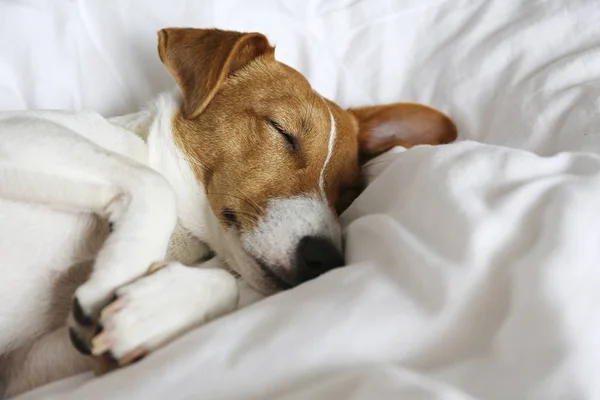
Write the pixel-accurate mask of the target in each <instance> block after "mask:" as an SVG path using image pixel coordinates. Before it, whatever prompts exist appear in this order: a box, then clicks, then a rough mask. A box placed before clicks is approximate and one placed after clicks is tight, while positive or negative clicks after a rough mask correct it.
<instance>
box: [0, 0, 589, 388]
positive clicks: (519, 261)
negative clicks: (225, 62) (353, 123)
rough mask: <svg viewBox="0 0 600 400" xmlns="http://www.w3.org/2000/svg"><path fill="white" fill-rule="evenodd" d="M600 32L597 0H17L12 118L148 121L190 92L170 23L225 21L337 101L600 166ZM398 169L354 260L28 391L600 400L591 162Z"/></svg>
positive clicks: (362, 232) (367, 209) (9, 67)
mask: <svg viewBox="0 0 600 400" xmlns="http://www.w3.org/2000/svg"><path fill="white" fill-rule="evenodd" d="M599 21H600V4H599V3H598V2H596V1H593V0H575V1H559V0H546V1H541V0H523V1H516V0H496V1H469V0H465V1H460V0H456V1H451V0H398V1H383V0H381V1H379V0H377V1H350V0H311V1H300V0H298V1H283V0H278V1H277V0H262V1H253V2H248V1H246V0H229V1H227V0H225V1H223V0H219V1H217V0H215V1H209V0H203V1H183V0H177V1H169V2H165V1H159V0H152V1H142V0H137V1H123V0H121V1H119V2H116V1H115V2H107V1H88V2H85V1H80V2H72V1H66V0H65V1H53V2H49V1H3V2H0V38H1V39H0V54H2V56H1V57H0V109H32V108H75V109H89V110H95V111H100V112H101V113H103V114H104V115H107V116H112V115H116V114H123V113H127V112H131V111H135V110H136V109H137V108H138V107H140V106H142V105H143V104H144V103H145V102H146V101H147V99H149V98H150V97H152V96H153V95H155V94H156V93H158V92H160V91H163V90H165V89H169V88H170V87H171V86H172V85H173V82H172V80H171V78H170V77H169V76H168V75H167V74H166V72H165V71H164V68H163V67H162V65H161V64H160V62H159V60H158V57H157V55H156V31H157V30H158V29H160V28H162V27H165V26H199V27H201V26H204V27H209V26H210V27H212V26H216V27H220V28H227V29H237V30H256V31H261V32H263V33H266V34H267V35H268V36H269V37H270V38H272V41H273V42H274V43H275V44H276V45H277V52H276V55H277V57H278V58H279V59H281V60H282V61H285V62H287V63H289V64H290V65H292V66H294V67H296V68H297V69H299V70H300V71H301V72H302V73H304V74H305V75H306V76H307V77H308V78H309V80H310V81H311V82H312V83H313V85H314V86H315V88H316V89H317V90H318V91H320V92H321V93H322V94H323V95H325V96H328V97H330V98H332V99H334V100H336V101H338V102H339V103H340V104H342V105H345V106H354V105H363V104H376V103H383V102H394V101H399V100H402V101H418V102H423V103H427V104H431V105H433V106H436V107H438V108H441V109H442V110H444V111H446V112H447V113H449V114H450V115H451V116H452V117H453V118H454V119H455V120H456V121H457V123H458V126H459V130H460V137H461V138H462V139H472V140H479V141H483V142H486V143H489V144H496V145H504V146H509V147H513V148H521V149H525V150H530V151H534V152H536V153H538V154H540V155H544V156H547V155H553V154H555V153H557V152H560V151H578V152H589V153H598V154H600V130H599V126H600V124H599V123H600V113H599V112H598V109H599V108H600V96H599V93H600V23H599ZM387 157H389V159H390V160H395V161H394V163H393V165H392V166H391V167H389V168H388V169H386V170H384V171H383V172H381V171H382V169H383V168H384V167H385V166H386V165H387V164H386V163H384V162H382V163H380V164H376V165H374V166H373V168H372V169H371V174H374V175H377V174H379V173H380V172H381V173H382V175H381V176H380V177H379V178H378V179H377V180H375V182H374V183H373V184H372V185H371V186H370V187H369V189H368V190H367V191H366V192H365V193H364V195H363V196H361V198H360V199H359V201H358V202H357V203H356V204H355V205H354V206H353V208H352V209H351V210H350V212H349V213H348V214H347V215H345V218H344V221H345V225H346V233H347V238H348V241H347V249H348V250H347V253H348V254H347V256H348V259H349V261H350V262H351V264H352V265H351V266H349V267H348V268H344V269H342V270H339V271H335V272H333V273H330V274H327V275H326V276H324V277H323V278H320V279H318V280H316V281H314V282H311V283H308V284H306V285H303V286H301V287H299V288H298V289H295V290H292V291H290V292H288V293H284V294H281V295H278V296H276V297H274V298H271V299H267V300H266V301H264V302H260V303H258V304H256V305H254V306H252V307H250V308H248V309H244V310H241V311H239V312H237V313H235V314H233V315H231V316H229V317H227V318H224V319H222V320H220V321H217V322H215V323H213V324H211V325H209V326H206V327H204V328H201V329H198V330H196V331H194V332H192V333H191V334H189V335H187V336H186V337H184V338H183V339H182V340H179V341H177V342H175V343H173V344H172V345H171V346H169V347H167V348H166V349H163V350H162V351H159V352H158V353H156V354H154V355H152V356H150V357H148V358H147V359H145V360H144V361H142V362H141V363H139V364H137V365H135V366H133V367H131V368H128V369H125V370H123V371H120V372H118V373H115V374H111V375H109V376H106V377H105V378H102V379H99V380H92V381H89V382H88V383H86V384H84V385H83V386H80V383H81V379H82V378H81V377H79V378H77V379H76V380H71V381H68V382H62V383H59V384H58V385H54V386H51V387H48V388H44V389H43V390H42V392H37V393H31V394H30V395H28V396H26V397H25V398H42V394H41V393H43V392H45V393H46V395H45V396H47V397H48V398H60V399H70V398H72V399H82V398H86V399H88V398H89V399H106V398H111V399H117V398H123V399H132V398H144V399H151V398H170V399H186V398H211V399H212V398H227V399H265V398H287V399H296V398H298V399H299V398H311V399H320V398H323V399H330V398H354V399H375V398H377V399H384V398H394V399H398V398H410V399H412V398H423V399H442V398H443V399H471V398H481V399H508V398H510V399H519V398H522V399H535V398H539V399H554V398H556V399H559V398H569V399H571V398H573V399H595V398H600V388H599V386H598V385H599V383H598V382H596V379H595V376H594V375H593V374H594V372H595V371H598V369H599V367H600V361H599V360H600V353H599V349H600V345H599V343H598V340H599V338H600V332H598V326H599V324H598V318H597V317H596V315H595V310H598V309H599V307H598V306H599V299H598V295H596V294H595V293H596V288H598V287H600V286H599V285H598V283H599V282H598V279H597V277H598V272H597V267H596V266H597V265H598V264H599V263H598V261H600V257H598V253H597V252H598V250H597V248H598V245H597V243H598V237H597V226H598V222H599V221H598V216H597V215H596V214H598V213H595V212H594V210H595V209H597V207H596V208H594V207H595V205H596V204H599V201H600V199H599V198H597V197H596V196H597V194H598V193H597V192H598V185H599V183H598V174H599V167H598V160H597V159H596V158H595V156H591V155H577V154H574V153H573V154H567V155H563V156H560V157H558V158H550V159H546V158H536V157H535V156H533V155H532V154H530V153H527V152H523V151H519V150H509V149H504V148H499V147H492V146H489V147H488V146H480V145H475V144H473V143H468V142H467V143H463V144H458V145H453V146H448V147H444V148H438V149H433V148H421V149H416V150H411V151H408V152H406V153H404V154H402V155H399V154H397V153H393V154H390V155H388V156H387ZM561 157H562V158H561ZM385 159H386V158H384V159H382V160H385ZM73 387H76V389H74V391H71V390H72V388H73ZM52 393H53V394H52Z"/></svg>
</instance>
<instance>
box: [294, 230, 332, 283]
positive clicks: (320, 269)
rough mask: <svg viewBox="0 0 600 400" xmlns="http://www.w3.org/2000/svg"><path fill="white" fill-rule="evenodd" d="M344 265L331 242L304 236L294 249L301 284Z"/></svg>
mask: <svg viewBox="0 0 600 400" xmlns="http://www.w3.org/2000/svg"><path fill="white" fill-rule="evenodd" d="M343 265H344V256H343V255H342V253H341V252H340V251H339V250H338V249H337V247H336V246H335V245H334V244H333V242H332V241H331V240H328V239H324V238H320V237H316V236H305V237H303V238H302V239H301V240H300V243H299V244H298V248H297V249H296V266H297V268H298V270H297V271H298V278H299V280H300V281H301V282H304V281H307V280H309V279H313V278H316V277H317V276H319V275H321V274H324V273H325V272H327V271H329V270H332V269H334V268H337V267H341V266H343Z"/></svg>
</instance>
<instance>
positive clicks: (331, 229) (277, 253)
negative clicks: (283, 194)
mask: <svg viewBox="0 0 600 400" xmlns="http://www.w3.org/2000/svg"><path fill="white" fill-rule="evenodd" d="M305 236H317V237H321V238H325V239H329V240H331V241H332V242H333V243H334V244H335V245H336V246H337V247H338V248H340V249H341V245H342V233H341V228H340V225H339V222H338V221H337V219H336V218H335V216H334V215H333V213H332V212H331V210H330V209H329V205H328V204H327V201H323V200H321V199H318V198H316V197H308V196H306V197H304V196H303V197H290V198H278V199H272V200H270V201H269V203H268V204H267V208H266V212H265V214H264V216H263V218H262V219H261V220H260V221H259V222H258V224H257V225H256V227H255V228H254V229H253V230H252V231H251V232H249V233H245V234H243V235H242V237H241V240H242V245H243V247H244V249H245V250H246V251H247V252H249V253H250V254H252V255H253V256H254V257H256V258H258V259H260V260H261V261H262V262H264V263H266V264H268V265H272V266H278V267H282V268H292V267H293V265H294V261H295V257H296V248H297V247H298V243H299V242H300V239H302V238H303V237H305Z"/></svg>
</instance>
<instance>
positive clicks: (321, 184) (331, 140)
mask: <svg viewBox="0 0 600 400" xmlns="http://www.w3.org/2000/svg"><path fill="white" fill-rule="evenodd" d="M319 97H321V96H319ZM321 100H323V103H325V107H327V111H328V112H329V119H330V120H331V129H330V130H329V144H328V145H327V157H326V158H325V162H324V163H323V168H321V175H320V176H319V188H320V189H321V195H322V196H323V199H325V198H326V197H327V196H326V195H325V169H326V168H327V164H329V160H331V155H332V154H333V145H334V143H335V136H336V134H337V130H336V127H335V118H333V113H332V112H331V108H329V105H328V104H327V101H326V100H325V99H324V98H323V97H321Z"/></svg>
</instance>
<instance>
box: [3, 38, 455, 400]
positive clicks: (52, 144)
mask: <svg viewBox="0 0 600 400" xmlns="http://www.w3.org/2000/svg"><path fill="white" fill-rule="evenodd" d="M158 53H159V56H160V59H161V60H162V62H163V63H164V65H165V66H166V68H167V70H168V71H169V73H170V74H171V75H172V76H173V78H174V79H175V81H176V83H177V86H178V87H179V90H178V92H177V93H176V94H173V95H162V96H161V97H159V98H158V100H157V101H155V102H154V104H153V106H152V107H151V108H150V109H149V110H147V111H142V112H139V113H136V114H133V115H128V116H125V117H117V118H111V119H105V118H103V117H101V116H100V115H98V114H93V113H80V112H77V113H76V112H60V111H55V112H44V111H28V112H6V113H2V114H0V255H1V263H0V276H1V277H2V281H3V282H4V284H5V285H4V290H3V291H2V292H1V293H0V361H1V362H2V371H0V372H2V373H3V377H4V383H5V386H6V388H5V389H6V392H5V394H6V395H8V396H11V395H15V394H17V393H19V392H22V391H24V390H28V389H31V388H33V387H35V386H39V385H41V384H43V383H46V382H49V381H52V380H56V379H59V378H63V377H66V376H69V375H73V374H76V373H79V372H82V371H85V370H89V369H90V368H91V366H92V364H94V365H95V364H96V363H97V362H98V360H100V359H103V360H105V361H106V360H109V361H110V362H112V366H113V367H114V366H123V365H127V364H128V363H131V362H133V361H135V360H137V359H139V358H141V357H142V356H143V355H145V354H147V353H148V352H150V351H152V350H154V349H157V348H159V347H161V346H163V345H164V344H165V343H167V342H169V341H171V340H173V339H174V338H176V337H178V336H180V335H182V334H183V333H184V332H186V331H188V330H190V329H192V328H194V327H197V326H199V325H201V324H203V323H206V322H207V321H209V320H211V319H214V318H217V317H219V316H221V315H223V314H225V313H228V312H230V311H232V310H234V309H235V308H236V307H237V304H238V297H239V290H238V283H237V281H236V278H235V277H234V276H233V275H232V274H231V273H230V272H228V270H227V269H229V270H232V271H233V272H234V273H236V274H238V275H239V276H241V278H242V279H243V281H245V282H246V283H247V284H248V285H250V286H251V287H252V288H254V289H256V290H258V291H259V292H261V293H263V294H272V293H275V292H277V291H280V290H283V289H288V288H291V287H293V286H295V285H298V284H300V283H302V282H304V281H307V280H309V279H312V278H315V277H317V276H319V275H321V274H323V273H325V272H327V271H329V270H331V269H332V268H336V267H341V266H343V265H344V257H343V255H342V233H341V228H340V225H339V222H338V218H337V216H338V215H339V214H340V213H341V212H342V211H343V210H344V209H345V208H346V207H347V206H348V205H349V204H350V202H352V201H353V199H354V198H355V197H356V196H357V195H358V194H359V192H360V190H361V174H360V167H361V165H362V163H364V162H365V161H366V160H369V159H371V158H373V157H375V156H377V155H379V154H381V153H383V152H385V151H387V150H389V149H391V148H392V147H394V146H398V145H400V146H404V147H411V146H414V145H419V144H429V145H436V144H444V143H449V142H452V141H453V140H454V139H455V138H456V136H457V134H456V128H455V125H454V124H453V122H452V121H451V120H450V119H449V118H448V117H447V116H445V115H444V114H442V113H440V112H438V111H436V110H434V109H431V108H428V107H425V106H422V105H417V104H411V103H397V104H390V105H385V106H374V107H364V108H356V109H349V110H344V109H342V108H340V107H339V106H338V105H336V104H335V103H333V102H332V101H330V100H328V99H326V98H324V97H322V96H320V95H319V94H318V93H316V92H315V91H314V90H313V89H312V88H311V86H310V84H309V83H308V81H307V80H306V79H305V78H304V77H303V76H302V75H301V74H300V73H298V72H297V71H295V70H294V69H292V68H290V67H289V66H287V65H285V64H282V63H280V62H278V61H276V60H275V57H274V48H273V47H272V46H271V45H270V44H269V41H268V40H267V38H266V37H265V36H263V35H262V34H259V33H240V32H230V31H222V30H215V29H187V28H185V29H184V28H173V29H164V30H161V31H160V32H159V34H158ZM212 255H214V256H213V257H212V258H209V256H212ZM165 260H166V261H165ZM184 264H195V265H194V267H189V266H186V265H184ZM69 310H70V312H69ZM67 321H68V322H67ZM71 342H72V344H73V345H71ZM75 349H77V350H78V351H76V350H75ZM80 353H84V355H91V356H92V357H86V356H84V355H81V354H80ZM94 356H95V357H94ZM105 365H106V363H105Z"/></svg>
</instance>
